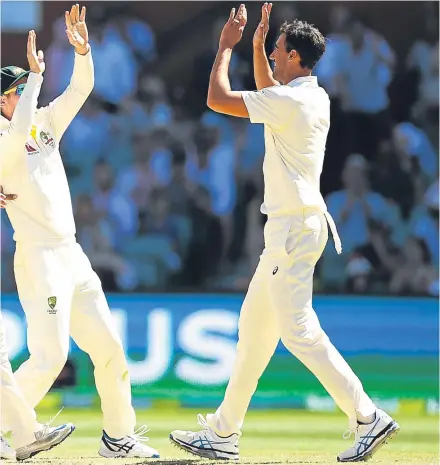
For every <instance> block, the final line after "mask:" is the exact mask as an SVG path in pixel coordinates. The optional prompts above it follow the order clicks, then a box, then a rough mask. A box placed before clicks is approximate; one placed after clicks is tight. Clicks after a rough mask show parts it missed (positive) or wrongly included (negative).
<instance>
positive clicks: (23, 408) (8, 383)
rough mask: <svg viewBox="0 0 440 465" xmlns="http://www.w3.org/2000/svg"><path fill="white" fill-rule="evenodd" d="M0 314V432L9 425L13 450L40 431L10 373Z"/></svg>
mask: <svg viewBox="0 0 440 465" xmlns="http://www.w3.org/2000/svg"><path fill="white" fill-rule="evenodd" d="M4 331H5V330H4V327H3V321H2V314H1V312H0V370H1V372H0V431H7V430H6V429H4V427H3V425H5V424H7V425H9V427H8V430H9V431H12V435H13V437H14V446H15V448H19V447H23V446H26V445H28V444H31V443H33V442H34V441H35V433H36V432H37V431H39V430H41V425H40V424H39V423H37V417H36V414H35V410H34V409H33V408H32V407H31V406H30V405H29V404H28V403H27V402H26V400H25V399H24V397H23V394H22V393H21V391H20V390H19V388H18V386H17V383H16V381H15V378H14V375H13V373H12V368H11V364H10V363H9V358H8V353H7V350H6V340H5V332H4Z"/></svg>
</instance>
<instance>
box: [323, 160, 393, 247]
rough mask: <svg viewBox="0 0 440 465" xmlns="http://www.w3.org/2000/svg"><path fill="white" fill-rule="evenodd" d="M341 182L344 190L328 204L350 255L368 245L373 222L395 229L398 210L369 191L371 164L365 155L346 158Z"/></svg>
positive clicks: (378, 195) (334, 193)
mask: <svg viewBox="0 0 440 465" xmlns="http://www.w3.org/2000/svg"><path fill="white" fill-rule="evenodd" d="M342 182H343V184H344V189H343V190H340V191H337V192H333V193H332V194H330V195H329V196H328V197H327V205H328V209H329V211H330V213H331V214H332V215H334V219H335V222H336V224H337V225H338V229H339V233H340V235H341V239H342V243H343V245H344V251H346V252H349V251H351V250H354V249H355V248H356V247H359V246H362V245H366V244H368V241H369V228H370V226H371V223H372V222H377V223H379V224H384V225H387V226H389V227H390V228H391V229H393V228H394V227H395V226H396V225H397V224H396V219H397V216H396V209H393V208H392V207H391V206H390V205H389V204H388V203H387V201H386V200H385V199H384V198H383V197H382V196H381V195H380V194H378V193H377V192H374V191H372V190H371V189H370V186H369V179H368V162H367V161H366V160H365V158H364V157H363V156H362V155H359V154H353V155H350V157H349V158H348V159H347V162H346V165H345V169H344V171H343V173H342Z"/></svg>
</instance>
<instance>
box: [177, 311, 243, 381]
mask: <svg viewBox="0 0 440 465" xmlns="http://www.w3.org/2000/svg"><path fill="white" fill-rule="evenodd" d="M237 328H238V314H237V313H235V312H230V311H228V310H214V309H212V310H200V311H197V312H194V313H192V314H191V315H189V316H188V317H187V318H185V320H183V321H182V323H181V325H180V327H179V330H178V334H177V341H178V344H179V345H180V347H181V348H182V349H183V350H184V351H185V352H186V353H187V354H189V355H192V356H193V357H197V358H201V359H207V360H206V361H203V362H202V361H198V360H195V359H194V358H192V357H188V356H184V357H182V358H181V359H180V360H179V362H178V363H177V365H176V376H177V377H178V378H179V379H181V380H182V381H185V382H187V383H192V384H201V385H215V384H223V383H225V382H227V381H228V379H229V376H230V374H231V370H232V364H233V363H234V358H235V346H236V343H237V342H236V334H237ZM213 332H216V333H223V334H225V335H226V336H234V339H230V338H226V337H221V336H219V335H216V334H212V333H213Z"/></svg>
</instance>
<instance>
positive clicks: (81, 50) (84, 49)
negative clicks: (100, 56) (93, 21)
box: [75, 44, 90, 55]
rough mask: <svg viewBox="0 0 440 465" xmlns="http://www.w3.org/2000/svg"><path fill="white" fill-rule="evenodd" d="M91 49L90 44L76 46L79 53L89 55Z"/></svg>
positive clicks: (76, 51)
mask: <svg viewBox="0 0 440 465" xmlns="http://www.w3.org/2000/svg"><path fill="white" fill-rule="evenodd" d="M89 50H90V45H89V44H86V45H83V46H81V47H75V53H77V54H78V55H87V53H89Z"/></svg>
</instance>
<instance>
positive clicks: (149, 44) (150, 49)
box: [112, 4, 157, 67]
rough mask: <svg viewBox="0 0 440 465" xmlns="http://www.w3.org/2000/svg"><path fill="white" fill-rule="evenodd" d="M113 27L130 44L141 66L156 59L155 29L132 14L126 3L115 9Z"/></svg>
mask: <svg viewBox="0 0 440 465" xmlns="http://www.w3.org/2000/svg"><path fill="white" fill-rule="evenodd" d="M118 7H119V8H118ZM112 27H113V28H114V29H115V31H116V32H117V33H118V34H119V35H120V38H121V40H123V41H124V42H125V43H127V44H128V45H129V46H130V48H131V50H132V51H133V53H134V56H135V57H136V59H137V61H138V63H139V65H140V67H142V66H143V65H144V64H148V63H152V62H153V61H154V60H155V59H156V57H157V50H156V37H155V34H154V32H153V30H152V29H151V27H150V26H149V25H148V24H147V23H146V22H145V21H142V20H141V19H139V18H137V17H135V16H133V15H132V14H130V12H129V11H127V6H126V5H124V4H121V5H118V6H117V7H116V8H115V9H114V11H113V15H112Z"/></svg>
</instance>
